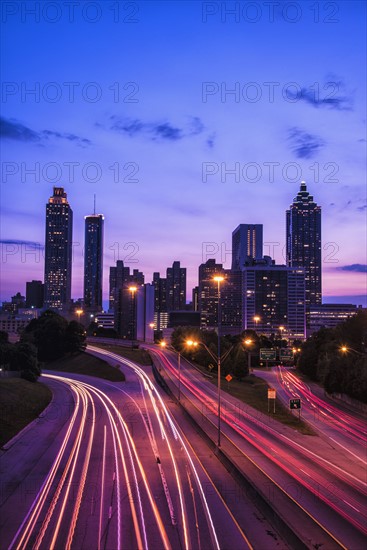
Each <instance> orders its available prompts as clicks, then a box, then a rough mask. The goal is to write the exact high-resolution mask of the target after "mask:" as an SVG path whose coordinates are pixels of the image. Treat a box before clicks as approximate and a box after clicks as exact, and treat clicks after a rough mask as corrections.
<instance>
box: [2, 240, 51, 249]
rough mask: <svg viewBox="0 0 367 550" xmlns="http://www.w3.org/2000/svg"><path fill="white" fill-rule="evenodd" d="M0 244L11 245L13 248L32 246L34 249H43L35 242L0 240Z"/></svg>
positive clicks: (41, 245) (42, 246)
mask: <svg viewBox="0 0 367 550" xmlns="http://www.w3.org/2000/svg"><path fill="white" fill-rule="evenodd" d="M0 244H11V245H14V246H33V247H34V248H41V249H43V248H45V247H44V245H43V244H41V243H36V242H35V241H21V240H20V239H0Z"/></svg>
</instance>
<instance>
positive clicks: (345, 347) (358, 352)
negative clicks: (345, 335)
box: [340, 346, 367, 357]
mask: <svg viewBox="0 0 367 550" xmlns="http://www.w3.org/2000/svg"><path fill="white" fill-rule="evenodd" d="M340 351H341V352H342V353H348V351H354V353H357V354H358V355H362V357H365V356H366V355H367V354H366V353H362V352H360V351H357V350H356V349H354V348H350V347H347V346H341V347H340Z"/></svg>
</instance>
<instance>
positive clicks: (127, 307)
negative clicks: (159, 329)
mask: <svg viewBox="0 0 367 550" xmlns="http://www.w3.org/2000/svg"><path fill="white" fill-rule="evenodd" d="M132 288H134V290H133V291H132ZM153 319H154V288H153V285H151V284H134V285H133V284H132V283H131V284H128V285H125V286H123V287H122V288H120V289H119V291H118V300H117V304H116V308H115V328H116V330H117V332H118V334H119V336H120V337H121V338H126V339H127V340H143V341H145V342H147V341H150V342H152V341H153V334H154V333H153V327H151V324H152V323H153V322H154V321H153Z"/></svg>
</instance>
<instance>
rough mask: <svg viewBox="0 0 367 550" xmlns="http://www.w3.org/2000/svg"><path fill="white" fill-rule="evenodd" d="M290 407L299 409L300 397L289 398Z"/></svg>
mask: <svg viewBox="0 0 367 550" xmlns="http://www.w3.org/2000/svg"><path fill="white" fill-rule="evenodd" d="M289 408H290V409H297V410H299V409H300V408H301V400H300V399H290V400H289Z"/></svg>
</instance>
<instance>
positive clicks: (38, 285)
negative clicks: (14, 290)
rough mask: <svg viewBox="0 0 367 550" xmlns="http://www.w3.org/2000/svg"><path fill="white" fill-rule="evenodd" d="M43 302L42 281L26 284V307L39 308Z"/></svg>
mask: <svg viewBox="0 0 367 550" xmlns="http://www.w3.org/2000/svg"><path fill="white" fill-rule="evenodd" d="M43 300H44V285H43V283H42V281H29V282H27V283H26V307H34V308H41V307H43Z"/></svg>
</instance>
